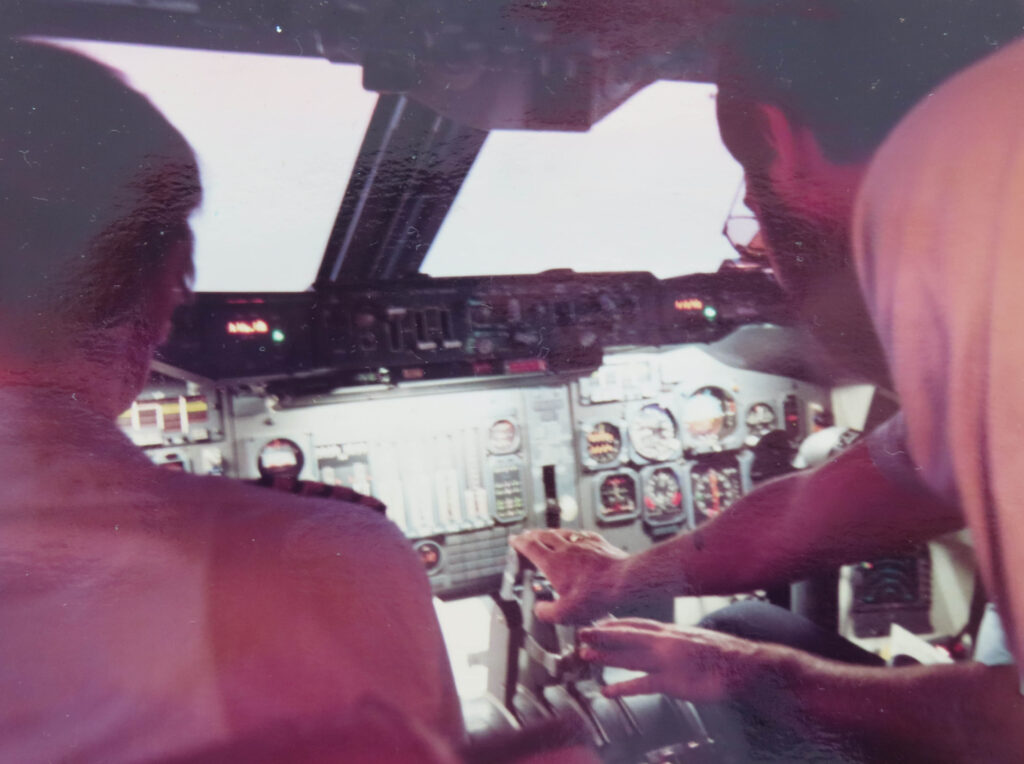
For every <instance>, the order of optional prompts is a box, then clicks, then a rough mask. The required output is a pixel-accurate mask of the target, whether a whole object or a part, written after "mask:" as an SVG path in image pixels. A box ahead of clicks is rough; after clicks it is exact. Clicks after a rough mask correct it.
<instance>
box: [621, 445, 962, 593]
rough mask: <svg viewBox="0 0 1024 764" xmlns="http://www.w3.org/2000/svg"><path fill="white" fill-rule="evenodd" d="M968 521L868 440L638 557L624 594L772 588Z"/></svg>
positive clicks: (906, 545)
mask: <svg viewBox="0 0 1024 764" xmlns="http://www.w3.org/2000/svg"><path fill="white" fill-rule="evenodd" d="M961 525H962V520H961V518H960V516H959V513H958V512H957V511H956V510H955V509H953V508H951V507H949V506H947V505H944V504H942V503H941V502H939V501H938V500H937V499H933V498H931V497H930V496H928V495H927V494H924V493H916V492H911V491H908V490H907V489H904V488H902V487H900V486H897V485H895V484H893V483H891V482H890V481H889V480H887V479H886V478H885V477H884V476H883V475H882V474H881V473H879V472H878V470H877V469H876V468H875V466H874V464H873V463H872V461H871V457H870V455H869V454H868V451H867V448H866V447H865V446H864V445H863V444H860V445H857V446H854V447H853V448H851V449H849V450H848V451H846V452H844V453H843V454H842V455H840V456H839V457H837V458H836V459H834V460H832V461H831V462H829V463H828V464H826V465H824V466H822V467H820V468H818V469H817V470H814V471H809V472H802V473H796V474H793V475H787V476H786V477H782V478H778V479H776V480H774V481H771V482H769V483H765V484H763V485H762V486H760V487H759V488H757V490H755V491H753V492H751V493H750V494H748V495H747V496H745V497H744V498H742V499H741V500H740V501H738V502H737V503H736V504H734V505H733V506H732V507H730V508H729V509H728V510H727V511H725V512H723V513H722V514H720V515H719V516H718V517H716V518H715V519H714V520H712V521H711V522H708V523H706V524H705V525H704V526H702V527H701V528H699V529H697V530H695V531H692V532H690V533H685V534H681V535H679V536H677V537H676V538H674V539H671V540H670V541H666V542H664V543H661V544H656V545H655V546H653V547H652V548H651V549H649V550H647V551H645V552H643V553H642V554H639V555H636V556H634V557H633V558H631V559H630V560H629V562H628V564H627V566H626V570H625V576H624V580H623V582H622V586H621V590H622V591H621V596H622V597H628V596H629V595H630V592H631V591H633V590H643V591H648V592H649V591H651V590H652V589H654V590H658V591H663V592H665V593H671V594H731V593H734V592H738V591H746V590H750V589H757V588H764V587H769V586H773V585H776V584H780V583H785V582H787V581H792V580H795V579H798V578H801V577H803V576H805V575H808V574H810V573H812V572H814V571H816V570H823V569H828V568H833V567H835V566H837V565H840V564H843V563H847V562H856V561H858V560H862V559H865V558H867V557H872V556H878V555H879V554H887V553H898V552H901V551H906V550H907V549H908V548H910V547H911V546H912V545H913V544H915V543H919V542H921V541H924V540H927V539H929V538H933V537H934V536H936V535H939V534H941V533H944V532H947V531H950V530H955V529H956V528H959V527H961Z"/></svg>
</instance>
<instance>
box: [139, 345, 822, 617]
mask: <svg viewBox="0 0 1024 764" xmlns="http://www.w3.org/2000/svg"><path fill="white" fill-rule="evenodd" d="M712 350H713V347H709V346H706V345H697V344H690V345H682V346H676V347H667V348H634V349H630V350H624V351H621V352H612V353H606V354H605V357H604V361H603V363H602V364H601V365H600V366H599V367H598V368H597V369H596V370H595V371H593V372H591V373H589V374H582V375H573V376H568V378H565V377H563V376H550V377H545V378H541V379H535V378H518V379H515V378H514V379H508V378H489V379H483V380H475V381H467V382H454V383H453V382H452V381H444V382H430V381H421V382H415V383H406V384H402V385H393V386H390V387H385V386H382V385H377V386H363V387H356V388H340V389H338V390H335V391H333V392H330V393H322V394H309V395H305V394H294V395H283V394H281V395H275V394H273V393H269V392H267V391H266V390H265V389H259V388H254V387H249V386H231V385H213V386H209V385H205V386H204V385H196V384H186V383H183V382H178V381H177V380H169V379H167V380H163V381H162V382H160V383H154V384H153V385H151V387H150V388H149V389H148V390H147V392H146V393H145V394H144V395H143V396H142V397H141V398H140V400H139V401H137V402H136V403H135V404H134V405H133V407H132V409H130V410H129V411H128V412H126V413H125V414H124V415H123V416H122V418H121V426H122V427H123V429H124V430H125V431H126V432H127V433H128V434H129V435H130V436H131V437H132V438H133V439H134V440H135V441H136V442H137V443H139V444H140V445H142V446H144V447H145V448H146V449H147V452H148V453H149V455H150V457H151V458H152V459H153V461H154V462H156V463H157V464H160V465H161V466H165V467H168V468H173V469H185V470H189V471H194V472H199V473H207V474H219V475H225V476H229V477H234V478H242V479H257V478H259V477H260V476H261V475H267V474H271V473H279V474H287V475H292V476H297V477H298V478H300V479H302V480H310V481H318V482H323V483H328V484H332V485H343V486H346V487H348V488H351V489H353V490H355V491H358V492H360V493H364V494H368V495H371V496H374V497H376V498H377V499H379V500H381V501H382V502H384V503H385V504H386V505H387V508H388V509H387V513H388V516H389V517H390V518H391V519H392V520H393V521H394V522H395V523H396V524H397V525H398V526H399V527H400V528H401V529H402V530H403V532H404V533H405V534H406V536H407V537H408V538H409V539H410V543H411V544H412V545H413V548H414V549H415V550H416V552H417V554H418V555H419V557H420V559H421V560H422V562H423V565H424V568H425V569H426V571H427V573H428V574H429V577H430V581H431V583H432V585H433V588H434V591H435V593H436V594H438V595H439V596H442V597H445V598H452V597H458V596H463V595H468V594H473V593H479V592H483V591H487V590H491V589H493V588H494V587H496V586H497V585H498V583H499V579H500V574H501V571H502V569H503V565H504V560H505V554H506V550H507V543H508V536H509V535H510V534H514V533H517V532H519V531H521V530H523V529H524V528H527V527H543V526H544V524H545V507H546V504H547V501H546V499H547V496H546V494H545V482H547V485H548V490H549V493H553V494H554V495H553V498H555V499H556V500H557V503H558V507H559V509H560V512H561V524H562V526H563V527H570V528H581V529H590V530H597V531H599V532H601V533H602V534H603V535H605V536H606V537H608V538H609V540H611V541H612V543H615V544H617V545H619V546H622V547H624V548H626V549H627V550H629V551H637V550H640V549H643V548H646V547H647V546H649V545H650V544H652V543H655V542H656V541H658V540H660V539H663V538H666V537H668V536H670V535H671V534H673V533H677V532H679V531H681V530H684V529H688V528H692V527H695V526H696V525H699V524H700V523H701V522H704V521H706V520H707V519H708V518H710V517H713V516H714V515H715V514H717V513H719V512H721V511H723V510H725V509H726V508H727V507H728V506H729V504H730V503H732V502H733V501H735V500H736V499H737V498H738V497H739V496H741V495H742V494H743V493H745V492H746V491H748V490H749V489H750V487H751V479H750V474H751V472H750V467H751V463H752V461H753V453H754V452H753V451H752V447H753V446H755V445H756V444H757V443H758V441H759V440H760V439H761V438H762V437H763V436H765V435H766V434H768V433H770V432H774V431H781V432H783V433H785V435H786V436H787V437H788V438H789V439H790V440H791V441H792V442H794V443H795V442H797V441H799V440H800V439H802V437H804V436H805V435H806V434H807V432H808V427H809V423H810V422H811V421H812V418H813V414H814V412H815V410H817V409H819V408H821V407H823V406H824V405H825V403H826V391H825V390H824V389H822V388H819V387H816V386H813V385H810V384H807V383H804V382H801V381H797V380H793V379H789V378H787V377H783V376H777V375H773V374H765V373H761V372H755V371H749V370H744V369H737V368H733V367H730V366H727V365H725V364H724V363H722V362H720V361H719V360H717V359H716V358H715V357H714V355H713V353H712V352H711V351H712ZM545 477H547V481H546V480H545ZM552 488H553V491H552V490H551V489H552Z"/></svg>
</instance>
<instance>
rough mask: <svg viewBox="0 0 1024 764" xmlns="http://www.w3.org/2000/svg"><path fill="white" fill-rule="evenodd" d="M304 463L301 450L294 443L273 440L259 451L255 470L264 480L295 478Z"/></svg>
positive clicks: (282, 439)
mask: <svg viewBox="0 0 1024 764" xmlns="http://www.w3.org/2000/svg"><path fill="white" fill-rule="evenodd" d="M305 461H306V460H305V457H304V456H303V455H302V449H301V448H299V446H298V445H297V444H296V443H295V442H294V441H291V440H288V439H287V438H275V439H274V440H272V441H270V442H269V443H267V444H266V445H265V446H263V448H261V449H260V453H259V456H258V457H257V458H256V469H258V470H259V472H260V476H261V477H265V478H267V477H285V478H297V477H298V476H299V473H300V472H302V465H303V464H304V463H305Z"/></svg>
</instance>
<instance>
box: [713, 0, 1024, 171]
mask: <svg viewBox="0 0 1024 764" xmlns="http://www.w3.org/2000/svg"><path fill="white" fill-rule="evenodd" d="M735 4H736V8H735V10H734V12H733V13H730V14H729V15H728V16H727V18H726V19H725V21H724V22H723V23H721V24H720V25H719V26H718V29H717V39H716V40H715V41H714V44H715V48H716V50H717V52H718V56H717V67H718V70H717V75H716V80H717V82H718V85H719V89H720V93H721V94H722V97H724V98H737V99H742V100H745V101H754V102H760V103H769V104H773V105H775V106H778V107H779V108H780V109H782V111H783V112H784V113H785V114H786V116H787V117H788V118H789V119H790V120H791V121H793V122H794V124H799V125H802V126H804V127H807V128H808V129H810V130H811V132H812V133H813V134H814V135H815V137H816V138H817V139H818V142H819V144H820V145H821V147H822V150H823V151H824V152H825V155H826V156H827V157H828V158H829V159H831V160H832V161H835V162H837V163H855V162H859V161H863V160H865V159H867V158H868V157H870V156H871V154H872V153H873V152H874V150H875V149H876V148H877V147H878V146H879V145H880V144H881V143H882V141H883V140H884V139H885V137H886V135H887V134H888V132H889V131H890V130H891V129H892V128H893V127H894V126H895V125H896V123H897V122H898V121H899V120H900V119H901V118H902V116H903V115H904V114H906V113H907V112H908V111H909V110H910V109H911V107H912V106H913V105H914V104H915V103H916V102H917V101H919V100H920V99H921V98H923V97H924V96H925V95H927V94H928V93H929V92H930V91H932V90H933V89H934V88H935V87H936V86H937V85H938V84H939V83H941V82H942V81H943V80H944V79H946V78H947V77H949V76H950V75H952V74H953V73H954V72H956V71H958V70H959V69H962V68H964V67H966V66H967V65H969V64H971V63H972V62H974V61H975V60H977V59H980V58H982V57H983V56H985V55H987V54H989V53H991V52H993V51H994V50H996V49H997V48H998V47H999V46H1000V45H1002V44H1003V43H1005V42H1007V41H1009V40H1012V39H1013V38H1015V37H1017V36H1018V35H1019V34H1020V33H1021V32H1022V30H1024V12H1022V8H1021V3H1020V2H1019V0H812V1H811V2H801V3H796V2H790V1H789V0H736V3H735Z"/></svg>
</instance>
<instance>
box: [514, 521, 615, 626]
mask: <svg viewBox="0 0 1024 764" xmlns="http://www.w3.org/2000/svg"><path fill="white" fill-rule="evenodd" d="M511 543H512V547H513V548H514V549H515V550H516V551H517V552H519V553H520V554H522V555H524V556H525V557H526V558H527V559H529V560H530V562H532V563H533V564H534V565H536V566H537V568H538V569H539V570H540V571H541V572H542V573H543V574H544V575H545V576H547V578H548V580H549V581H550V582H551V585H552V586H553V587H554V589H555V591H556V592H558V599H557V600H555V601H554V602H539V603H538V604H537V607H536V611H535V612H536V614H537V617H538V618H540V619H541V620H542V621H551V622H556V623H585V622H589V621H593V620H594V619H595V618H598V617H600V616H603V615H606V614H607V613H608V610H609V609H610V608H611V607H612V606H613V605H614V604H616V603H617V601H618V597H619V592H620V590H621V587H622V585H623V581H624V575H625V562H626V560H628V559H629V555H628V554H627V553H626V552H624V551H623V550H622V549H619V548H618V547H617V546H613V545H612V544H609V543H608V542H607V541H606V540H605V539H604V538H602V537H601V536H599V535H598V534H596V533H591V532H589V531H570V530H566V529H560V530H532V531H526V532H525V533H522V534H520V535H518V536H513V537H512V539H511Z"/></svg>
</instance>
